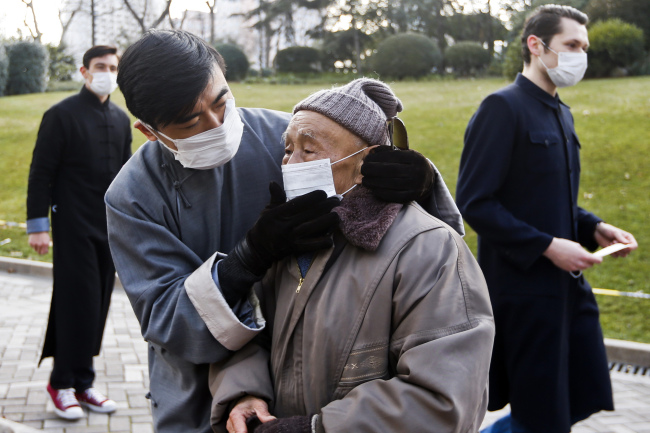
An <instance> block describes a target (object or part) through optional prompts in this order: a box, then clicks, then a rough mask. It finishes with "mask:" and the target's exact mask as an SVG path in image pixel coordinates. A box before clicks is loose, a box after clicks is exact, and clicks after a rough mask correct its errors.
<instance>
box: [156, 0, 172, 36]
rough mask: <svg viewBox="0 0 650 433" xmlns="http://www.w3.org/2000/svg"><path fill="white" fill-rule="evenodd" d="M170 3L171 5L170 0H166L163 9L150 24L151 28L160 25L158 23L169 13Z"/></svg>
mask: <svg viewBox="0 0 650 433" xmlns="http://www.w3.org/2000/svg"><path fill="white" fill-rule="evenodd" d="M171 5H172V0H167V6H166V7H165V10H164V11H163V12H162V13H161V14H160V16H159V17H158V19H157V20H156V21H154V22H153V24H152V25H151V28H153V29H155V28H156V27H158V26H159V25H160V23H162V22H163V20H164V19H165V17H166V16H167V15H169V8H170V7H171Z"/></svg>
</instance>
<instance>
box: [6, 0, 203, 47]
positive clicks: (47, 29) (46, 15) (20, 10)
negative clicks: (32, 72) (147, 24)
mask: <svg viewBox="0 0 650 433" xmlns="http://www.w3.org/2000/svg"><path fill="white" fill-rule="evenodd" d="M32 1H33V2H34V9H35V10H36V19H37V22H38V28H39V30H40V31H41V33H43V42H44V43H50V42H52V43H58V42H59V39H60V38H61V23H60V22H59V6H60V5H61V3H62V0H32ZM0 4H1V6H0V34H1V35H2V36H4V37H11V36H18V31H17V29H18V28H20V29H21V30H22V32H23V36H24V35H27V36H29V34H30V33H29V30H28V29H27V27H25V24H24V20H25V18H27V22H28V23H29V25H30V26H31V28H32V30H33V29H34V27H33V22H34V21H33V19H32V14H31V11H30V10H28V8H27V6H25V3H23V2H22V0H0ZM186 9H189V10H199V11H203V12H208V7H207V5H206V4H205V0H183V1H182V2H180V1H176V2H172V6H171V10H170V12H171V15H172V17H173V18H177V17H178V18H180V17H181V16H182V15H183V11H184V10H186Z"/></svg>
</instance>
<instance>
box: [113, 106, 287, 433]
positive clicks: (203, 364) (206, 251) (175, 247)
mask: <svg viewBox="0 0 650 433" xmlns="http://www.w3.org/2000/svg"><path fill="white" fill-rule="evenodd" d="M239 112H240V115H241V118H242V121H243V122H244V134H243V137H242V142H241V145H240V147H239V150H238V152H237V154H236V155H235V157H234V158H233V159H232V160H231V161H230V162H229V163H227V164H225V165H223V166H221V167H218V168H215V169H212V170H193V169H186V168H183V166H182V165H181V164H180V163H179V162H178V161H175V160H174V157H173V155H172V154H171V153H170V152H169V151H168V150H166V149H164V148H163V145H162V144H161V143H158V142H147V143H146V144H145V145H143V146H142V147H141V148H140V149H139V150H138V151H137V152H136V153H135V155H133V157H132V158H131V159H130V160H129V162H128V163H127V164H126V165H125V166H124V167H123V169H122V170H121V171H120V173H119V174H118V176H117V177H116V179H115V181H114V182H113V184H112V185H111V186H110V188H109V189H108V192H107V193H106V197H105V201H106V205H107V214H108V235H109V242H110V246H111V252H112V255H113V260H114V262H115V267H116V269H117V272H118V275H119V277H120V280H121V281H122V284H123V285H124V289H125V291H126V293H127V295H128V296H129V299H130V301H131V304H132V306H133V310H134V311H135V314H136V316H137V317H138V320H139V321H140V325H141V330H142V335H143V337H144V338H145V340H147V341H148V342H149V348H150V350H149V378H150V397H151V401H152V413H153V418H154V426H155V430H156V431H157V432H173V433H176V432H201V433H203V432H209V431H210V422H209V415H210V392H209V389H208V365H209V363H211V362H216V361H219V360H221V359H224V358H225V357H228V356H230V354H231V351H235V350H237V349H239V348H240V347H241V346H243V345H244V344H245V343H247V342H248V341H249V340H250V339H251V338H252V337H253V336H254V335H255V334H256V333H258V332H259V330H260V329H261V328H263V319H262V318H261V316H260V315H259V312H258V313H257V314H255V311H254V310H253V311H251V310H250V308H249V309H245V308H244V310H245V311H247V313H245V314H244V315H245V316H247V317H241V316H240V317H237V316H236V315H235V314H234V313H233V312H232V311H231V309H230V308H229V307H228V305H227V304H226V302H225V301H224V299H223V297H222V296H221V293H220V292H219V290H218V288H217V286H216V285H215V283H214V281H213V280H212V265H213V262H214V260H215V258H216V256H217V254H216V253H217V252H218V251H220V252H224V253H228V252H229V251H230V250H231V249H232V248H233V247H234V245H235V243H236V242H237V241H238V240H239V239H241V238H242V237H243V236H244V235H245V233H246V231H247V230H248V229H249V228H250V227H251V226H252V225H253V224H254V222H255V220H256V219H257V217H258V216H259V213H260V212H261V210H262V209H263V208H264V206H266V204H267V203H268V201H269V198H270V195H269V192H268V185H269V182H270V181H276V182H282V174H281V171H280V162H281V160H282V156H283V155H284V146H283V145H282V144H281V143H280V138H281V135H282V133H283V132H284V130H285V129H286V127H287V124H288V121H289V118H290V115H289V114H287V113H280V112H275V111H270V110H261V109H241V108H240V109H239ZM194 291H200V293H201V301H199V302H200V303H201V304H203V305H210V306H211V308H210V314H209V315H205V314H203V311H202V310H200V309H199V310H197V307H196V305H195V304H194V302H195V301H196V297H194V298H193V293H194ZM199 307H200V306H199ZM253 307H254V305H253ZM240 319H242V320H244V319H248V321H249V322H250V321H254V322H256V323H257V327H258V329H252V328H249V327H247V326H245V325H243V324H242V323H241V322H240Z"/></svg>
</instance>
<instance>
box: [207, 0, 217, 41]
mask: <svg viewBox="0 0 650 433" xmlns="http://www.w3.org/2000/svg"><path fill="white" fill-rule="evenodd" d="M205 4H206V5H208V8H209V9H210V44H211V45H214V41H215V36H214V10H215V8H216V6H217V0H212V5H210V2H209V1H206V2H205Z"/></svg>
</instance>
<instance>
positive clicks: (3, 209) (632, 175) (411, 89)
mask: <svg viewBox="0 0 650 433" xmlns="http://www.w3.org/2000/svg"><path fill="white" fill-rule="evenodd" d="M341 84H343V83H341ZM506 84H507V82H506V81H504V80H501V79H484V80H467V81H446V80H444V81H428V82H409V83H394V84H393V85H392V87H393V89H394V90H395V93H396V94H397V95H398V96H399V97H400V98H401V99H402V101H403V103H404V107H405V109H404V112H403V113H402V114H401V115H400V117H402V118H403V119H404V122H405V123H406V126H407V128H408V131H409V139H410V142H411V147H412V148H414V149H416V150H419V151H420V152H422V153H424V154H425V155H426V156H428V157H429V158H431V160H433V161H434V163H435V164H436V165H437V167H438V168H439V170H440V171H441V172H442V174H443V176H444V178H445V181H446V182H447V185H448V186H449V188H450V189H451V191H452V193H454V191H455V187H456V176H457V173H458V161H459V159H460V154H461V151H462V146H463V133H464V131H465V127H466V125H467V122H468V120H469V119H470V117H471V115H472V114H473V113H474V111H475V110H476V108H477V107H478V105H479V103H480V101H481V100H482V99H483V98H484V97H485V96H486V95H488V94H489V93H491V92H493V91H494V90H496V89H498V88H500V87H503V86H504V85H506ZM322 87H324V86H323V85H294V86H286V85H262V84H252V85H244V84H233V85H232V91H233V94H234V95H235V97H236V98H237V105H238V106H244V107H245V106H248V107H264V108H272V109H277V110H283V111H289V110H291V108H292V107H293V105H294V104H295V103H296V102H297V101H299V100H300V99H302V98H304V97H305V96H307V95H309V94H310V93H312V92H314V91H316V90H318V89H320V88H322ZM70 94H71V93H69V92H68V93H47V94H37V95H26V96H13V97H4V98H0V151H1V152H2V158H0V173H1V176H2V181H1V184H0V185H1V188H0V220H6V221H16V222H23V221H24V220H25V194H26V188H27V187H26V185H27V173H28V170H29V163H30V160H31V152H32V149H33V146H34V139H35V137H36V132H37V130H38V125H39V123H40V119H41V116H42V113H43V112H44V111H45V110H46V109H47V108H48V107H49V106H50V105H52V104H54V103H55V102H57V101H59V100H61V99H63V98H64V97H66V96H68V95H70ZM560 95H561V96H562V99H563V100H564V102H565V103H567V104H568V105H570V106H571V109H572V112H573V115H574V117H575V124H576V130H577V132H578V136H579V137H580V141H581V144H582V182H581V188H580V204H581V206H583V207H584V208H586V209H588V210H591V211H593V212H595V213H596V214H597V215H599V216H600V217H601V218H603V219H604V220H605V221H607V222H610V223H612V224H614V225H617V226H619V227H621V228H624V229H625V230H628V231H630V232H632V233H633V234H634V235H635V236H636V238H637V240H638V242H639V245H640V247H639V250H638V251H636V252H635V253H634V254H632V255H631V256H630V257H628V258H627V259H618V260H617V259H613V258H611V257H608V258H606V259H605V261H604V262H603V264H602V265H600V266H598V267H597V268H595V269H592V270H589V271H588V272H586V274H587V277H588V278H589V281H590V282H591V284H592V285H593V286H594V287H600V288H607V289H615V290H621V291H643V292H645V293H650V280H649V279H648V271H649V270H650V252H649V250H648V245H650V228H649V227H648V222H649V221H650V200H649V198H650V195H649V194H650V177H649V176H648V168H649V167H648V165H649V164H648V162H649V155H650V96H649V95H650V77H642V78H627V79H617V80H588V81H584V82H582V83H580V84H579V85H578V86H576V87H573V88H567V89H562V91H561V92H560ZM113 100H114V101H115V102H116V103H118V104H119V105H120V106H122V107H124V101H123V99H122V96H121V95H120V94H119V93H118V92H116V93H115V94H114V95H113ZM134 137H135V141H134V144H133V148H134V150H135V149H136V148H137V147H139V146H140V145H141V144H142V143H143V142H144V137H143V136H142V135H141V134H140V132H138V131H134ZM467 231H468V234H467V236H466V237H465V239H466V241H467V243H468V244H469V245H470V247H471V248H472V249H473V250H474V251H475V249H476V235H475V234H474V232H472V231H471V229H469V227H468V230H467ZM5 238H10V239H12V241H11V242H10V243H8V244H6V245H4V246H0V255H5V256H14V257H22V258H28V259H34V260H51V257H50V256H44V257H39V256H37V255H36V254H35V253H33V252H31V251H30V249H29V246H28V245H27V237H26V235H24V230H23V229H20V228H17V227H8V228H1V227H0V240H3V239H5ZM598 301H599V303H600V306H601V312H602V316H601V320H602V323H603V328H604V331H605V335H606V336H607V337H611V338H620V339H625V340H633V341H643V342H647V343H650V320H648V312H650V300H643V299H631V298H618V297H617V298H614V297H607V296H598Z"/></svg>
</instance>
